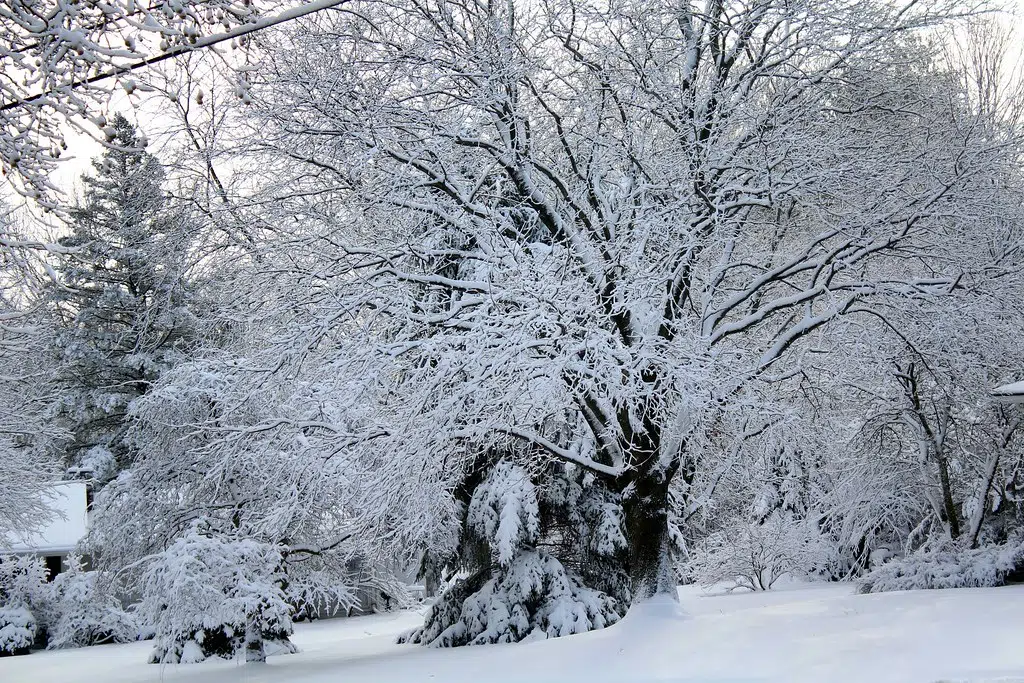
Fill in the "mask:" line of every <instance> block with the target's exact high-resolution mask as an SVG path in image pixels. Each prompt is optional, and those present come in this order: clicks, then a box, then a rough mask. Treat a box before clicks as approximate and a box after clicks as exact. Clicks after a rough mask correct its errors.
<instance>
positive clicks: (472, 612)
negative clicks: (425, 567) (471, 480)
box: [400, 461, 621, 647]
mask: <svg viewBox="0 0 1024 683" xmlns="http://www.w3.org/2000/svg"><path fill="white" fill-rule="evenodd" d="M540 530H541V524H540V506H539V503H538V497H537V489H536V486H535V485H534V484H533V482H532V481H531V480H530V476H529V474H528V473H527V472H526V471H525V470H524V469H522V468H521V467H518V466H516V465H513V464H511V463H508V462H504V461H503V462H499V463H498V464H497V465H495V467H494V468H493V469H492V470H491V472H490V473H489V474H488V476H487V478H486V479H485V480H484V481H483V482H482V483H481V484H480V485H479V486H478V487H477V488H476V490H475V491H474V492H473V497H472V499H471V501H470V504H469V507H468V511H467V517H466V533H467V544H468V545H469V546H470V547H471V548H472V547H475V548H477V549H479V551H478V552H477V553H475V555H476V558H477V559H478V558H479V557H480V556H481V555H485V556H486V557H487V558H489V564H488V563H487V561H485V562H484V563H483V566H481V567H480V568H479V569H478V570H476V571H474V572H472V573H470V574H468V575H465V576H460V577H457V578H456V579H455V580H454V581H453V582H452V583H451V585H449V586H448V587H447V589H446V590H445V592H444V593H443V594H442V595H441V597H440V598H439V599H438V601H437V602H436V603H435V604H434V605H433V606H432V607H431V608H430V610H428V612H427V615H426V618H425V620H424V625H423V626H422V627H420V628H417V629H415V630H413V631H412V632H410V633H408V634H406V635H404V636H403V637H402V638H401V639H400V642H413V643H421V644H424V645H431V646H434V647H455V646H460V645H481V644H485V643H514V642H518V641H521V640H527V639H537V638H540V639H543V638H555V637H559V636H565V635H571V634H575V633H583V632H586V631H590V630H593V629H599V628H604V627H605V626H609V625H611V624H613V623H615V622H616V621H618V619H619V618H620V616H621V613H620V609H621V607H620V605H619V603H618V601H616V600H615V599H614V598H612V597H611V596H609V595H607V594H605V593H603V592H601V591H598V590H594V589H592V588H588V587H587V586H585V585H584V584H583V583H582V581H581V580H580V579H579V577H578V576H576V575H575V574H573V573H571V572H570V571H569V570H568V569H566V567H565V566H564V565H563V564H562V563H561V562H560V561H559V560H558V559H557V558H555V557H554V556H553V555H551V554H550V553H548V552H545V551H543V550H537V549H536V548H535V547H534V546H535V544H536V543H537V541H538V539H539V537H540ZM469 554H470V555H471V556H473V555H474V553H473V552H470V553H469ZM471 559H473V558H472V557H471Z"/></svg>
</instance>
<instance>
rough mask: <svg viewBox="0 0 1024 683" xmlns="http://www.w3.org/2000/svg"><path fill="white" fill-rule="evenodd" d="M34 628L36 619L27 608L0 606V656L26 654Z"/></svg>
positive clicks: (33, 640) (32, 639) (34, 633)
mask: <svg viewBox="0 0 1024 683" xmlns="http://www.w3.org/2000/svg"><path fill="white" fill-rule="evenodd" d="M36 629H37V627H36V619H35V617H33V616H32V613H31V612H29V611H28V609H27V608H25V607H0V657H6V656H9V655H24V654H28V650H29V648H30V647H32V643H34V642H35V639H36Z"/></svg>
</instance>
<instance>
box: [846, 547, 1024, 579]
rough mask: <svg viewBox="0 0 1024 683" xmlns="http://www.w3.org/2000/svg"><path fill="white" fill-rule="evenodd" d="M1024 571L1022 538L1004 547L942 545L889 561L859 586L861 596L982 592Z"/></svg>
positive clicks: (870, 574) (866, 576)
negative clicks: (959, 590)
mask: <svg viewBox="0 0 1024 683" xmlns="http://www.w3.org/2000/svg"><path fill="white" fill-rule="evenodd" d="M1022 571H1024V534H1017V535H1015V536H1014V537H1012V538H1011V539H1010V540H1008V541H1007V542H1006V543H1003V544H999V545H990V546H985V547H981V548H965V547H963V545H961V544H959V543H957V542H952V541H951V542H946V543H943V544H940V545H938V546H937V547H934V548H929V549H924V550H921V551H919V552H916V553H913V554H911V555H908V556H907V557H903V558H899V559H894V560H891V561H890V562H886V563H885V564H883V565H881V566H880V567H878V568H877V569H875V570H873V571H872V572H870V573H868V574H867V575H865V576H864V578H863V579H861V581H860V582H859V589H860V591H861V592H862V593H883V592H887V591H901V590H915V589H922V588H982V587H991V586H1001V585H1003V584H1004V583H1006V581H1007V579H1008V577H1010V576H1012V575H1015V574H1019V573H1020V572H1022Z"/></svg>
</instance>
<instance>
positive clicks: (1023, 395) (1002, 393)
mask: <svg viewBox="0 0 1024 683" xmlns="http://www.w3.org/2000/svg"><path fill="white" fill-rule="evenodd" d="M992 395H993V396H995V397H996V398H1003V399H1007V398H1009V399H1019V400H1021V401H1024V381H1021V382H1014V383H1013V384H1004V385H1003V386H1001V387H996V388H995V389H993V390H992Z"/></svg>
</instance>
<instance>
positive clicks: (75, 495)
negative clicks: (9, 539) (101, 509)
mask: <svg viewBox="0 0 1024 683" xmlns="http://www.w3.org/2000/svg"><path fill="white" fill-rule="evenodd" d="M85 492H86V484H85V482H84V481H63V482H60V483H57V484H53V485H52V486H50V487H49V489H48V490H47V492H46V497H47V499H48V500H47V503H48V505H49V507H50V510H52V511H53V513H54V515H53V518H52V519H51V520H50V522H49V524H46V525H45V526H43V527H42V528H41V529H39V530H37V531H36V532H35V533H31V534H18V533H15V534H14V543H12V544H11V545H10V546H9V547H7V548H2V549H0V550H3V551H5V552H15V553H65V552H68V551H70V550H72V549H73V548H74V547H75V545H76V544H77V543H78V541H80V540H81V539H82V537H83V536H85V532H86V528H87V523H88V517H87V512H86V496H85Z"/></svg>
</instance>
